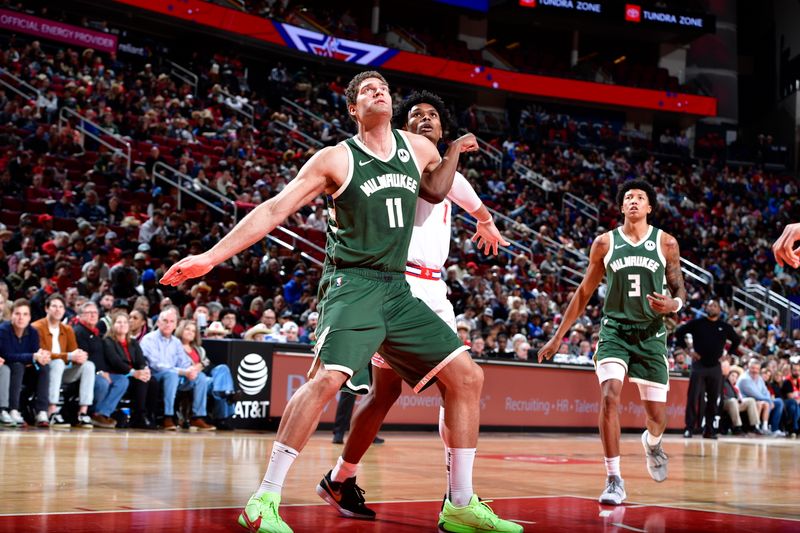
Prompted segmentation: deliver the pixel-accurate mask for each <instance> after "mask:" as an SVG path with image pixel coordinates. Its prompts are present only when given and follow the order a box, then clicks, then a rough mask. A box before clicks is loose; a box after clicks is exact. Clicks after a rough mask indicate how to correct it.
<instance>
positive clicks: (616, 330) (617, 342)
mask: <svg viewBox="0 0 800 533" xmlns="http://www.w3.org/2000/svg"><path fill="white" fill-rule="evenodd" d="M612 362H613V363H619V364H621V365H622V366H624V367H625V371H626V373H627V374H628V380H629V381H631V382H633V383H639V384H642V385H652V386H655V387H666V388H668V387H669V363H668V361H667V329H666V327H665V326H664V321H663V320H661V319H658V320H655V321H653V322H651V323H650V324H644V325H635V326H629V325H626V324H621V323H619V322H616V321H615V320H613V319H611V318H603V320H602V326H601V328H600V340H599V341H598V343H597V350H596V351H595V354H594V363H595V366H600V365H602V364H606V363H612Z"/></svg>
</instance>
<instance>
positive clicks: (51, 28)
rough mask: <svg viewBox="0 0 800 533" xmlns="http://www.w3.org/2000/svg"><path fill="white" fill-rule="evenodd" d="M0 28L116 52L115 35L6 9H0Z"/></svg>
mask: <svg viewBox="0 0 800 533" xmlns="http://www.w3.org/2000/svg"><path fill="white" fill-rule="evenodd" d="M0 28H2V29H4V30H8V31H12V32H13V31H18V32H22V33H27V34H29V35H34V36H36V37H41V38H42V39H50V40H53V41H59V42H62V43H67V44H73V45H75V46H82V47H84V48H94V49H95V50H99V51H100V52H116V50H117V37H116V35H109V34H107V33H103V32H100V31H94V30H87V29H86V28H80V27H78V26H72V25H71V24H63V23H61V22H56V21H54V20H47V19H43V18H39V17H34V16H32V15H28V14H25V13H18V12H16V11H9V10H7V9H0Z"/></svg>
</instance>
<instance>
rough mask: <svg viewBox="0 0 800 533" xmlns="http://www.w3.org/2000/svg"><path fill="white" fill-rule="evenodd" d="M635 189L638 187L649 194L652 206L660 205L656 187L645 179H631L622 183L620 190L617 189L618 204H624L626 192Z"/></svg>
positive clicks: (648, 198)
mask: <svg viewBox="0 0 800 533" xmlns="http://www.w3.org/2000/svg"><path fill="white" fill-rule="evenodd" d="M633 189H638V190H640V191H644V193H645V194H646V195H647V201H648V202H649V203H650V206H651V207H652V208H653V209H655V208H656V206H657V205H658V196H657V195H656V190H655V188H654V187H653V186H652V185H650V184H649V183H647V182H646V181H645V180H631V181H626V182H625V183H623V184H622V185H620V187H619V190H617V205H618V206H620V207H621V206H622V202H623V201H624V200H625V194H626V193H627V192H628V191H630V190H633Z"/></svg>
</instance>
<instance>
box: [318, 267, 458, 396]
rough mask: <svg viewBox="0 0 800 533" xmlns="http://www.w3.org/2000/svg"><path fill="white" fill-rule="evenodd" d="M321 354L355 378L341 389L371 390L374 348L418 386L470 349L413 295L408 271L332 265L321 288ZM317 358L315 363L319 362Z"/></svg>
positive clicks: (421, 387)
mask: <svg viewBox="0 0 800 533" xmlns="http://www.w3.org/2000/svg"><path fill="white" fill-rule="evenodd" d="M319 302H320V303H319V306H318V308H319V312H320V318H319V323H318V324H317V330H316V332H317V344H316V345H315V346H314V352H315V355H316V358H318V359H319V360H320V361H321V363H322V365H323V366H324V367H325V368H326V369H327V370H338V371H341V372H344V373H346V374H348V375H349V376H350V379H348V381H347V382H346V383H345V385H344V386H343V387H342V388H343V390H349V391H350V392H353V393H356V394H365V393H366V392H368V391H369V378H368V371H367V369H368V366H369V364H370V359H371V358H372V355H373V354H374V353H375V352H380V353H381V355H383V358H384V360H385V361H386V362H387V363H388V364H389V365H390V366H391V367H392V369H393V370H394V371H395V372H397V373H398V374H399V375H400V376H401V377H402V378H403V379H404V380H405V381H406V382H407V383H408V384H409V385H410V386H411V387H412V388H413V389H414V390H415V392H420V391H422V390H424V389H425V388H427V387H429V386H430V385H432V384H433V383H435V381H436V374H437V373H438V372H439V371H440V370H441V369H442V368H443V367H444V366H445V365H446V364H447V363H448V362H449V361H450V360H451V359H452V358H454V357H455V356H457V355H458V354H460V353H462V352H464V351H466V350H467V349H468V348H467V347H466V346H464V345H463V344H462V343H461V341H460V340H459V339H458V337H457V336H456V334H455V333H454V332H453V330H452V329H451V328H450V326H448V325H447V324H446V323H445V322H444V321H443V320H442V319H441V318H439V316H438V315H437V314H436V313H434V312H433V311H432V310H431V309H430V308H429V307H428V306H427V305H425V304H424V303H423V302H422V301H421V300H419V299H418V298H415V297H414V296H413V295H412V294H411V290H410V288H409V286H408V283H407V282H406V280H405V274H403V273H400V272H380V271H377V270H369V269H361V268H344V269H335V270H333V269H331V271H328V272H326V273H325V274H323V276H322V279H321V280H320V289H319ZM316 362H317V361H316V359H315V363H316Z"/></svg>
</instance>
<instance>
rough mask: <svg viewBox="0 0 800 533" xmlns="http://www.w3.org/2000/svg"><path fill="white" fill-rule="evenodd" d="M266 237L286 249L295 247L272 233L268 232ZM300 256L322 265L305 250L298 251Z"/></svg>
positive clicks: (280, 227)
mask: <svg viewBox="0 0 800 533" xmlns="http://www.w3.org/2000/svg"><path fill="white" fill-rule="evenodd" d="M275 229H284V228H283V227H282V226H278V227H276V228H275ZM266 238H267V240H269V241H272V242H274V243H275V244H277V245H279V246H282V247H284V248H286V249H288V250H294V249H295V248H296V247H295V246H294V245H292V244H289V243H288V242H286V241H284V240H283V239H280V238H278V237H276V236H274V235H272V234H271V233H268V234H267V237H266ZM300 256H301V257H303V258H305V259H308V260H309V261H311V262H312V263H314V264H315V265H317V266H322V261H320V260H319V259H317V258H316V257H314V256H312V255H309V254H307V253H306V252H303V251H301V252H300Z"/></svg>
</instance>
